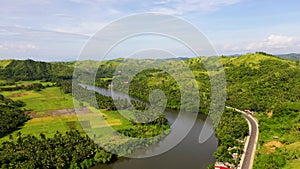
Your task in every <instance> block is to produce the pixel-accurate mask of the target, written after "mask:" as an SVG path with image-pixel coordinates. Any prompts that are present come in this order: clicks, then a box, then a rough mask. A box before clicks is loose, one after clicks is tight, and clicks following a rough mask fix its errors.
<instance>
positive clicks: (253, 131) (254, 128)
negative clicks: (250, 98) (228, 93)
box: [226, 106, 259, 169]
mask: <svg viewBox="0 0 300 169" xmlns="http://www.w3.org/2000/svg"><path fill="white" fill-rule="evenodd" d="M226 108H228V109H232V110H235V111H237V112H239V113H242V114H243V116H244V117H245V119H246V120H247V121H248V123H249V124H250V125H249V131H250V133H249V139H248V141H247V143H246V144H245V146H246V147H245V152H244V155H243V157H242V159H241V164H240V165H241V169H252V167H253V161H254V156H255V150H256V144H257V140H258V133H259V130H258V123H257V121H256V120H255V119H254V118H253V117H252V116H251V115H249V114H247V113H246V112H244V111H242V110H239V109H236V108H232V107H228V106H226Z"/></svg>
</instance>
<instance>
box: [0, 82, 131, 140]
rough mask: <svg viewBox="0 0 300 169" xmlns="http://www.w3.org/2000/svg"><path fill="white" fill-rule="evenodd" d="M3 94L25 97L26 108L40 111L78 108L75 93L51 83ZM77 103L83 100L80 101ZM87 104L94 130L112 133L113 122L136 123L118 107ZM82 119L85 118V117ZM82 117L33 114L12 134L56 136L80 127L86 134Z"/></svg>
mask: <svg viewBox="0 0 300 169" xmlns="http://www.w3.org/2000/svg"><path fill="white" fill-rule="evenodd" d="M23 84H24V83H23ZM1 94H3V95H4V96H6V97H10V98H12V99H13V100H22V101H24V102H25V103H26V107H25V108H26V109H30V110H32V111H34V112H36V114H37V115H45V112H46V111H48V110H62V109H68V108H74V104H73V99H72V97H71V95H69V94H64V93H62V92H61V91H60V89H59V88H58V87H48V88H45V89H43V90H42V91H39V92H37V91H26V90H20V91H10V92H1ZM75 105H79V104H78V103H76V104H75ZM84 105H85V106H87V108H88V109H89V110H91V112H93V113H89V114H84V115H83V116H84V117H83V118H87V119H88V120H89V122H88V123H89V125H90V126H91V129H90V130H89V132H91V133H99V130H101V133H102V134H104V136H105V133H109V131H110V129H111V128H110V127H109V126H111V127H113V128H114V129H115V130H118V129H122V128H130V127H132V124H131V123H130V122H129V120H127V119H126V118H124V117H123V116H122V115H121V114H119V113H118V112H117V111H106V110H100V111H99V110H97V109H96V108H94V107H90V106H89V105H88V104H87V103H85V104H84ZM101 117H102V120H101ZM79 120H81V121H84V119H82V118H81V119H79ZM79 120H78V117H77V115H74V114H70V115H67V116H47V117H38V118H32V119H30V120H29V121H28V122H26V123H25V125H24V126H22V127H21V128H20V129H19V130H18V131H15V132H13V133H12V134H11V135H12V136H13V137H14V138H16V135H17V133H18V132H21V133H22V134H23V135H28V134H31V135H34V136H39V135H40V133H43V134H45V135H46V136H47V137H52V136H53V135H54V134H55V133H56V131H60V132H62V133H64V132H66V131H69V130H79V131H81V132H82V134H85V133H84V131H83V129H82V127H81V124H80V121H79ZM107 135H108V134H107ZM8 139H9V135H8V136H5V137H3V138H1V139H0V142H2V141H6V140H8Z"/></svg>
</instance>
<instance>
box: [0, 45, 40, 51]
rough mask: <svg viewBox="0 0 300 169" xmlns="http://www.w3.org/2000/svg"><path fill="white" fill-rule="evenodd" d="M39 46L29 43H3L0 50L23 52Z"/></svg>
mask: <svg viewBox="0 0 300 169" xmlns="http://www.w3.org/2000/svg"><path fill="white" fill-rule="evenodd" d="M38 49H39V47H38V46H37V45H35V44H31V43H3V44H1V45H0V51H9V50H13V51H16V52H19V53H23V52H26V51H29V50H38Z"/></svg>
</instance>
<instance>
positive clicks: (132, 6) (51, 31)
mask: <svg viewBox="0 0 300 169" xmlns="http://www.w3.org/2000/svg"><path fill="white" fill-rule="evenodd" d="M299 7H300V1H298V0H285V1H283V0H174V1H171V0H154V1H140V0H119V1H116V0H26V1H22V0H3V1H1V6H0V17H1V19H0V37H1V38H0V59H8V58H15V59H27V58H31V59H35V60H44V61H57V60H74V59H76V58H77V56H78V55H79V54H80V52H81V49H82V48H83V47H84V45H85V44H86V42H87V41H88V40H89V38H90V37H91V36H93V35H94V33H95V32H96V31H98V30H100V29H101V28H103V27H105V26H106V25H107V24H109V23H111V22H112V21H114V20H117V19H119V18H121V17H125V16H127V15H131V14H135V13H143V12H159V13H163V14H169V15H174V16H177V17H180V18H182V19H185V20H186V21H188V22H190V23H192V24H193V25H194V26H195V27H197V28H198V29H199V30H200V31H202V32H203V33H204V34H205V35H206V37H207V38H208V39H209V40H210V42H211V43H212V44H213V45H214V47H215V49H216V50H217V51H218V53H219V54H224V55H228V54H240V53H248V52H255V51H265V52H268V53H272V54H279V53H292V52H294V53H300V19H299V18H300V10H299ZM145 22H146V21H145ZM131 45H134V43H131ZM114 54H115V55H116V57H122V51H119V52H115V53H114Z"/></svg>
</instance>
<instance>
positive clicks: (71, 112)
mask: <svg viewBox="0 0 300 169" xmlns="http://www.w3.org/2000/svg"><path fill="white" fill-rule="evenodd" d="M90 113H93V112H92V111H91V110H89V109H88V108H74V109H62V110H46V111H44V113H38V112H31V113H30V114H29V116H30V117H31V118H39V117H49V116H72V115H76V114H90Z"/></svg>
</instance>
